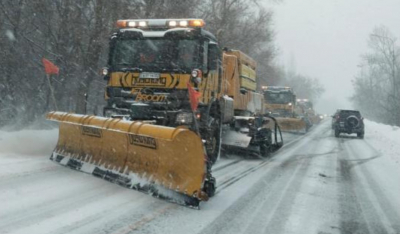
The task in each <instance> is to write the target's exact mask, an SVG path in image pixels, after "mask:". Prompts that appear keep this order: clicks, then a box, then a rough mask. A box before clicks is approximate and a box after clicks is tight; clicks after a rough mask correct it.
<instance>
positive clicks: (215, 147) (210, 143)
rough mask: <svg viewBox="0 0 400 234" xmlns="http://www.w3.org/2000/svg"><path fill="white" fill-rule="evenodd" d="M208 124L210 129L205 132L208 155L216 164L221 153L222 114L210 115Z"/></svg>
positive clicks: (212, 162)
mask: <svg viewBox="0 0 400 234" xmlns="http://www.w3.org/2000/svg"><path fill="white" fill-rule="evenodd" d="M214 113H218V112H217V111H216V112H214ZM207 126H208V127H207V129H209V130H210V131H207V132H206V133H205V136H206V150H207V156H208V159H209V161H210V162H211V164H214V163H215V162H216V161H217V160H218V158H219V157H220V154H221V143H222V140H221V137H222V125H221V117H220V115H217V116H215V117H211V116H210V117H208V121H207Z"/></svg>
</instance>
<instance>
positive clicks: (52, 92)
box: [46, 74, 58, 111]
mask: <svg viewBox="0 0 400 234" xmlns="http://www.w3.org/2000/svg"><path fill="white" fill-rule="evenodd" d="M46 78H47V83H48V84H49V88H50V95H51V98H52V99H53V104H54V107H55V108H56V111H58V107H57V101H56V98H55V96H54V89H53V86H52V85H51V80H50V74H46Z"/></svg>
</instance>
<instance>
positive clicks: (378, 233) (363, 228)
mask: <svg viewBox="0 0 400 234" xmlns="http://www.w3.org/2000/svg"><path fill="white" fill-rule="evenodd" d="M353 141H354V142H353ZM338 144H339V147H341V148H343V149H345V150H344V151H343V154H341V155H338V165H339V168H338V170H339V172H340V174H341V177H339V178H338V183H339V184H340V185H341V194H340V197H339V201H340V207H341V213H340V215H341V222H340V230H341V232H342V233H371V234H384V233H400V218H399V216H398V213H397V212H396V211H395V210H394V209H393V207H392V205H391V203H390V201H389V199H388V198H387V197H386V195H385V194H384V193H383V192H382V190H381V188H380V186H379V184H378V183H377V182H376V181H375V179H374V177H373V176H372V175H371V173H370V172H369V171H368V170H367V168H366V167H364V166H363V165H362V164H364V163H368V162H370V161H371V160H373V159H375V158H378V157H380V156H381V155H380V153H379V152H378V151H377V150H375V149H374V148H373V147H371V146H370V145H369V144H368V143H367V142H365V140H358V139H357V141H356V139H354V140H346V139H343V138H340V139H339V141H338ZM355 146H357V147H360V146H361V147H366V148H368V149H369V152H371V153H372V156H369V157H368V156H367V157H366V158H363V157H365V155H364V154H362V155H360V152H356V150H355V148H354V147H355ZM361 179H364V180H365V181H366V183H362V181H361ZM367 191H371V193H372V196H373V197H374V199H371V197H370V196H369V195H368V192H367ZM381 214H383V215H381ZM385 221H386V222H385Z"/></svg>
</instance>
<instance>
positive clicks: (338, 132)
mask: <svg viewBox="0 0 400 234" xmlns="http://www.w3.org/2000/svg"><path fill="white" fill-rule="evenodd" d="M339 135H340V131H339V129H337V128H336V129H335V137H339Z"/></svg>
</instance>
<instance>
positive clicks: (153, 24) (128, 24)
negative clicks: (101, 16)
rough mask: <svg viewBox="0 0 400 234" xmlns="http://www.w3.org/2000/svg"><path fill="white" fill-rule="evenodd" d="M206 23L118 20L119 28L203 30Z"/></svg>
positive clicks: (181, 20) (184, 20)
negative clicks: (187, 28) (188, 28)
mask: <svg viewBox="0 0 400 234" xmlns="http://www.w3.org/2000/svg"><path fill="white" fill-rule="evenodd" d="M204 26H205V22H204V20H202V19H146V20H133V19H132V20H130V19H128V20H118V21H117V27H118V28H175V27H184V28H186V27H190V28H202V27H204Z"/></svg>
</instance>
